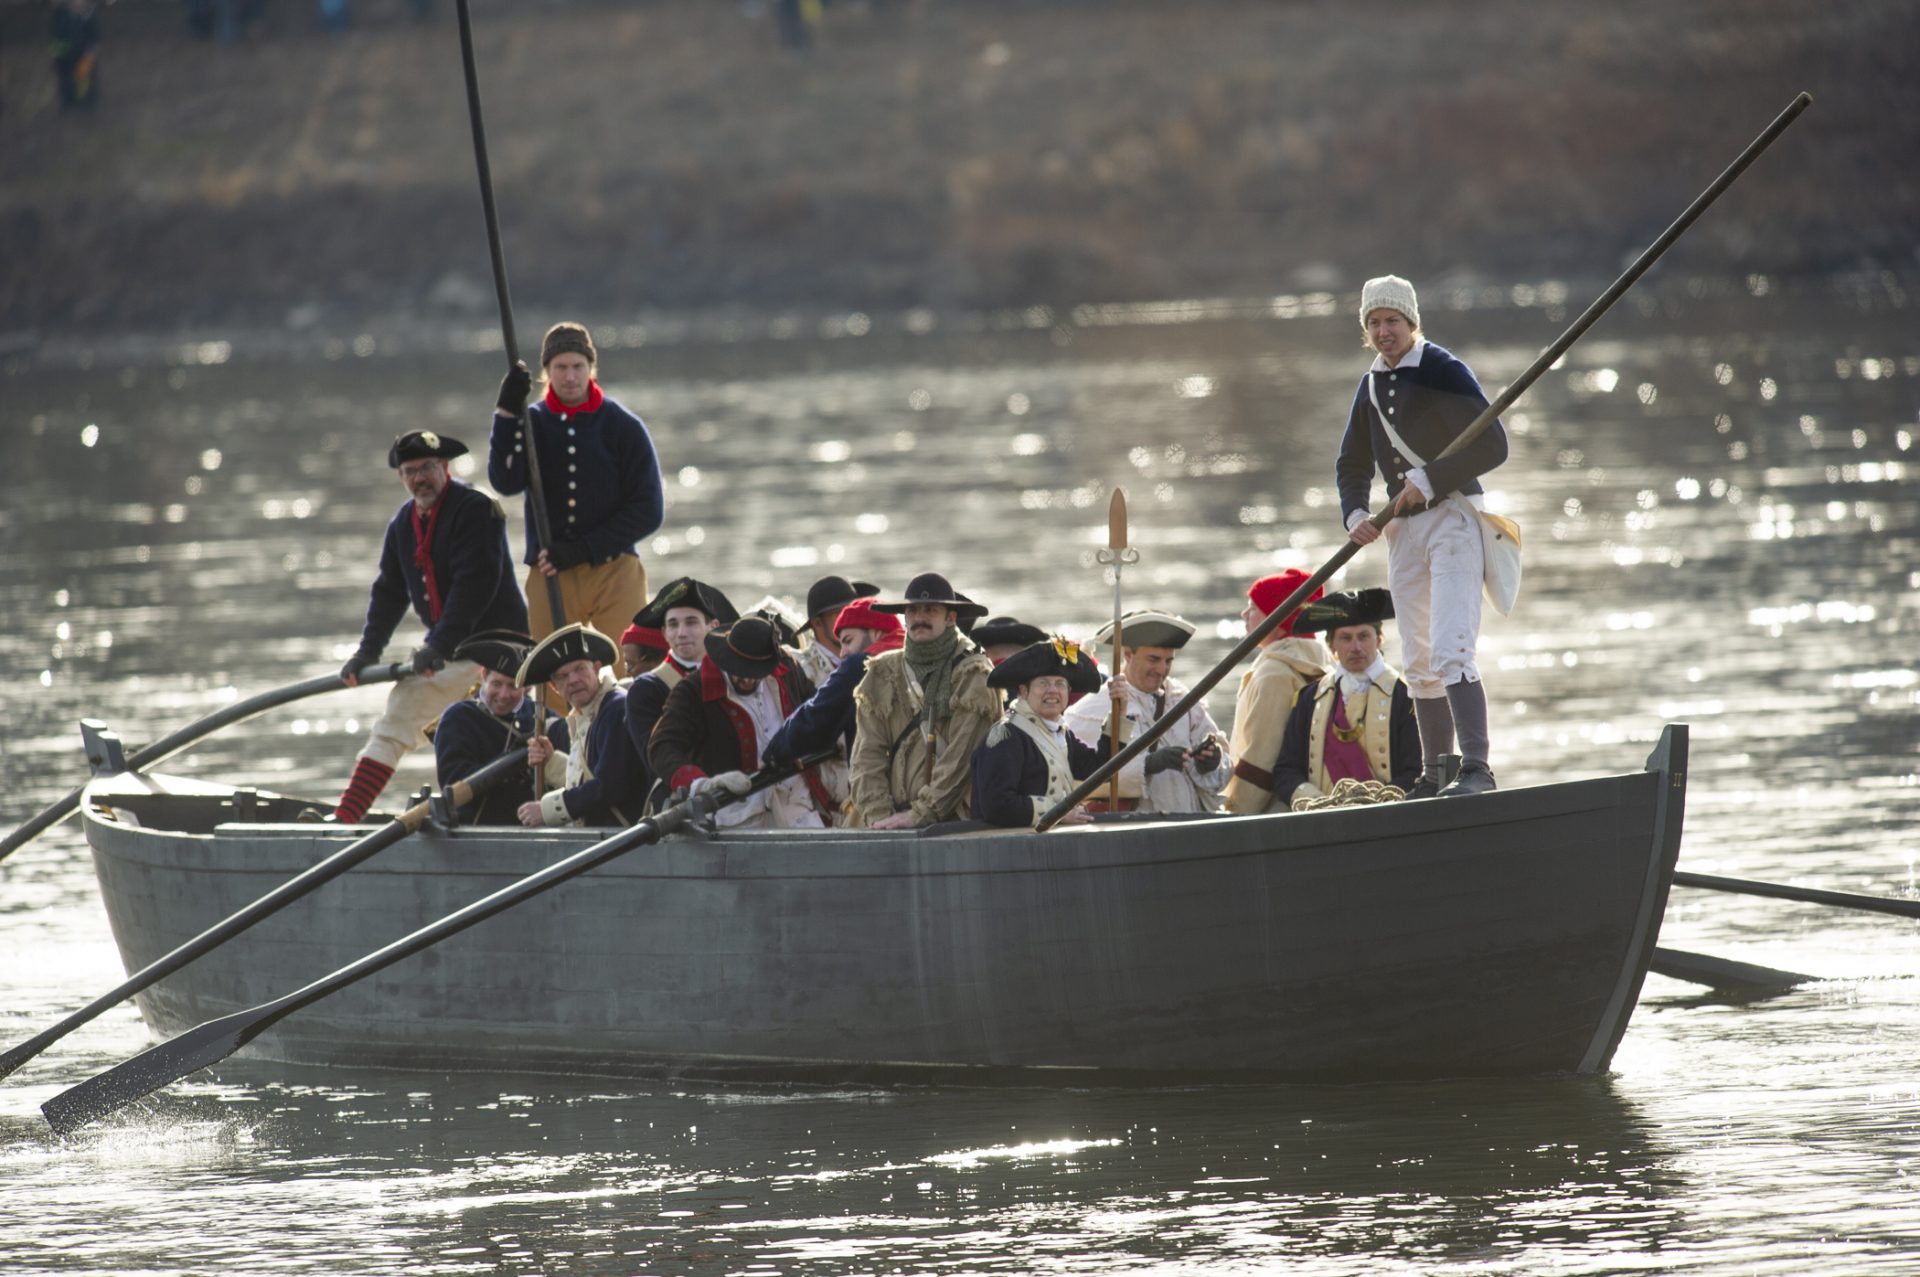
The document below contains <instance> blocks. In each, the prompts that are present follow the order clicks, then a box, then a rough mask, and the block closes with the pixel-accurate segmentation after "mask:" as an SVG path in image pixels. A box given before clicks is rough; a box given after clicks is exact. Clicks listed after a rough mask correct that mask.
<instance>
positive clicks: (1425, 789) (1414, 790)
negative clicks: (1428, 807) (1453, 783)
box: [1407, 770, 1440, 802]
mask: <svg viewBox="0 0 1920 1277" xmlns="http://www.w3.org/2000/svg"><path fill="white" fill-rule="evenodd" d="M1439 793H1440V773H1439V771H1438V770H1433V771H1423V772H1421V773H1420V779H1419V780H1416V781H1414V782H1413V783H1412V784H1411V785H1408V786H1407V800H1408V801H1409V802H1411V801H1412V800H1413V799H1415V798H1434V797H1438V796H1439Z"/></svg>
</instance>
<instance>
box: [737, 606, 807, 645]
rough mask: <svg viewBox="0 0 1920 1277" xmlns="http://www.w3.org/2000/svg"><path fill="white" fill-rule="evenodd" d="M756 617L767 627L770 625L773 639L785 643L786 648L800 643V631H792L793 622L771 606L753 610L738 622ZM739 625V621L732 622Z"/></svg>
mask: <svg viewBox="0 0 1920 1277" xmlns="http://www.w3.org/2000/svg"><path fill="white" fill-rule="evenodd" d="M756 616H757V617H759V618H760V619H761V620H763V621H765V622H766V623H767V624H768V625H771V626H772V627H773V635H774V637H775V638H777V639H779V640H780V641H781V642H782V643H785V644H786V645H787V646H788V647H794V646H796V645H797V644H798V643H799V642H800V631H798V630H796V629H794V628H793V622H792V621H789V620H788V619H787V618H786V617H784V616H782V615H781V614H780V610H779V609H778V608H776V607H775V606H774V605H773V604H771V603H769V604H767V605H766V606H765V607H756V608H753V609H751V610H749V611H748V612H746V613H745V614H744V615H742V616H741V618H740V620H741V621H744V620H747V619H748V618H750V617H756ZM739 623H740V622H739V621H735V622H734V624H736V625H738V624H739Z"/></svg>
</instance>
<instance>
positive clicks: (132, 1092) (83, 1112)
mask: <svg viewBox="0 0 1920 1277" xmlns="http://www.w3.org/2000/svg"><path fill="white" fill-rule="evenodd" d="M830 756H831V753H830V752H828V753H819V754H812V755H809V756H808V757H806V758H803V759H798V760H796V761H794V762H791V763H787V764H784V765H780V766H776V767H771V768H763V769H761V770H760V771H758V772H756V773H755V774H754V777H753V784H752V785H751V786H750V787H749V788H748V790H747V794H752V793H755V792H757V791H758V790H762V789H765V788H766V787H767V786H769V785H776V784H778V783H780V782H781V781H783V780H785V779H787V778H788V777H789V776H792V775H794V774H795V773H797V772H799V771H801V770H803V769H805V768H807V767H811V766H814V765H815V764H817V763H820V762H822V761H824V760H825V759H826V758H828V757H830ZM744 797H746V794H741V795H737V796H736V795H725V796H724V797H723V798H722V800H721V801H719V802H715V803H705V802H704V801H703V802H701V803H699V804H696V803H695V802H694V801H692V800H689V801H687V802H683V803H679V804H677V805H675V806H673V807H669V808H667V810H665V811H663V812H661V813H660V814H659V815H657V816H654V817H651V818H649V819H647V820H644V821H642V822H640V823H639V824H638V825H635V826H634V827H633V828H631V829H623V830H621V831H620V832H619V833H617V834H615V835H613V836H612V837H611V838H607V839H603V840H602V841H600V842H597V843H595V844H594V845H593V846H591V847H588V848H586V849H585V850H583V851H578V852H575V853H574V854H573V855H571V856H568V857H567V858H566V859H565V860H561V861H558V862H557V863H555V864H552V865H549V866H547V867H546V868H545V869H542V870H541V871H540V872H538V873H534V874H529V875H528V876H527V877H525V878H522V879H521V880H520V881H518V882H516V883H512V884H511V885H509V886H506V887H502V888H501V889H500V890H498V891H496V892H494V893H493V894H492V895H490V896H487V897H485V898H484V899H481V900H476V901H474V902H473V903H472V904H470V905H468V906H466V907H465V908H464V909H459V910H456V911H455V912H453V913H450V914H448V915H447V916H446V917H444V918H442V919H440V921H438V922H435V923H432V924H431V925H429V926H425V927H422V928H420V929H419V930H418V931H415V932H414V933H413V934H412V935H409V936H403V937H402V938H400V939H398V940H396V941H394V942H393V943H392V944H390V945H388V946H386V947H385V948H384V949H379V950H376V951H375V952H373V953H370V954H368V955H367V956H366V957H364V958H361V959H360V960H359V961H357V962H353V963H350V964H348V965H347V966H344V967H342V968H340V969H339V970H338V971H335V972H334V973H333V974H332V975H329V976H323V977H321V978H320V979H318V980H315V981H314V982H313V983H312V984H309V985H307V986H306V987H305V988H304V989H298V990H295V991H294V992H292V993H289V994H287V995H286V996H285V997H283V998H279V999H277V1000H275V1001H273V1002H267V1003H262V1004H261V1005H260V1006H257V1007H252V1008H249V1009H248V1010H245V1011H239V1012H236V1013H234V1014H233V1015H229V1016H224V1017H222V1018H221V1019H218V1020H209V1021H207V1023H205V1024H202V1025H200V1026H199V1027H197V1028H193V1029H189V1030H187V1031H186V1032H185V1033H182V1034H181V1035H180V1036H179V1037H176V1038H174V1039H172V1040H171V1041H167V1042H162V1043H161V1044H160V1045H158V1046H155V1047H152V1048H150V1049H148V1050H146V1051H144V1052H142V1053H141V1054H139V1055H136V1056H134V1057H133V1058H132V1059H130V1060H127V1061H125V1062H124V1063H122V1064H119V1065H116V1066H115V1067H113V1068H111V1069H109V1070H107V1071H106V1072H105V1073H101V1074H99V1075H97V1076H95V1077H91V1078H88V1079H87V1080H86V1081H85V1082H82V1083H80V1085H78V1086H76V1087H73V1088H71V1089H69V1090H66V1091H62V1092H61V1093H60V1094H58V1095H56V1096H54V1097H53V1098H52V1099H50V1100H48V1101H47V1102H46V1103H45V1104H42V1105H41V1106H40V1111H41V1112H42V1113H44V1114H45V1115H46V1119H47V1124H48V1125H49V1126H51V1127H53V1129H54V1130H55V1131H57V1132H58V1133H60V1134H61V1135H66V1134H69V1133H70V1132H72V1131H75V1130H77V1129H79V1128H80V1127H82V1126H85V1125H86V1124H87V1123H89V1122H93V1121H97V1120H98V1119H100V1118H103V1117H105V1116H107V1114H109V1113H113V1112H115V1111H117V1110H119V1109H122V1108H125V1107H126V1106H127V1105H129V1104H131V1103H133V1102H134V1101H135V1100H138V1099H142V1098H144V1097H145V1096H148V1095H151V1094H152V1093H153V1092H155V1091H157V1090H159V1089H160V1088H161V1087H163V1086H166V1085H167V1084H168V1083H170V1082H175V1081H178V1080H179V1079H181V1078H183V1077H186V1076H187V1075H188V1074H189V1073H194V1072H197V1071H199V1070H200V1069H204V1068H208V1067H210V1066H211V1065H215V1064H218V1063H219V1062H220V1061H222V1060H224V1059H226V1058H227V1057H228V1056H229V1055H232V1054H233V1053H234V1052H235V1051H238V1050H239V1049H240V1048H241V1047H243V1046H245V1045H246V1044H247V1043H249V1042H251V1041H252V1040H253V1039H254V1038H256V1037H258V1036H259V1035H260V1034H261V1033H262V1032H264V1031H265V1030H267V1029H268V1028H270V1027H272V1026H273V1025H275V1024H277V1023H279V1022H280V1021H281V1020H284V1019H285V1018H286V1017H288V1016H290V1015H292V1014H293V1013H294V1012H295V1011H298V1010H300V1009H301V1008H302V1007H307V1006H311V1005H312V1004H313V1003H315V1002H318V1001H319V1000H320V999H322V998H324V997H326V996H327V995H329V994H331V993H337V992H339V991H340V990H341V989H344V988H346V987H347V986H348V985H350V984H353V983H354V982H356V981H358V980H362V979H365V978H366V977H367V976H370V975H372V974H373V973H374V972H376V971H381V970H384V969H385V968H387V967H390V966H392V965H393V964H394V963H396V962H398V961H400V959H402V958H405V957H409V956H411V955H413V954H416V953H418V952H420V951H421V950H422V949H425V948H427V947H429V946H431V945H435V944H438V943H439V942H440V941H442V940H445V939H446V938H447V937H448V936H452V935H457V934H459V933H460V932H462V931H465V930H466V929H467V928H468V927H471V926H473V925H474V924H475V923H478V922H483V921H485V920H486V919H488V918H491V917H493V915H495V914H496V913H501V912H503V911H505V910H507V909H511V908H513V907H514V906H515V905H517V904H522V903H524V902H525V901H528V900H531V899H533V898H534V897H535V896H537V895H540V894H541V893H542V892H545V891H548V890H550V889H551V888H553V887H557V886H559V885H560V884H561V883H563V882H565V881H567V880H568V879H569V878H577V877H579V876H580V875H581V874H583V873H586V872H587V871H588V870H589V869H594V868H597V867H599V866H600V865H604V864H606V863H607V862H608V861H610V860H613V859H615V858H616V857H619V856H622V855H625V854H626V853H627V852H629V851H632V850H633V849H634V848H636V847H640V846H644V845H646V844H647V843H651V842H656V841H658V840H659V839H661V838H664V837H665V836H666V835H668V834H670V833H673V832H675V831H676V830H679V829H681V828H683V827H685V826H686V825H687V823H688V822H689V821H691V820H692V819H693V818H694V817H695V816H696V815H698V814H700V813H702V812H706V811H712V810H716V809H717V808H719V807H721V806H724V805H726V804H727V803H730V802H736V801H738V800H739V799H740V798H744Z"/></svg>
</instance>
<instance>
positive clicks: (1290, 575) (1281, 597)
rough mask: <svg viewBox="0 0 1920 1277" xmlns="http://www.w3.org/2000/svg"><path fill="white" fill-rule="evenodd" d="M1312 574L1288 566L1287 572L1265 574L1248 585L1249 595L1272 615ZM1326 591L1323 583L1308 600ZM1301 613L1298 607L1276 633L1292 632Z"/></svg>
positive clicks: (1310, 600) (1255, 604)
mask: <svg viewBox="0 0 1920 1277" xmlns="http://www.w3.org/2000/svg"><path fill="white" fill-rule="evenodd" d="M1312 576H1313V574H1312V573H1311V572H1302V571H1301V570H1300V569H1299V568H1288V569H1287V570H1286V571H1285V572H1280V573H1276V574H1275V575H1273V576H1263V577H1261V578H1260V579H1259V580H1258V581H1255V582H1254V583H1253V584H1252V585H1250V586H1248V587H1247V597H1248V598H1249V599H1252V600H1253V605H1254V606H1255V607H1257V608H1259V609H1260V610H1261V611H1262V612H1264V613H1267V614H1269V615H1271V614H1272V612H1273V609H1275V608H1277V607H1279V606H1280V605H1281V604H1282V603H1285V602H1286V601H1287V596H1288V595H1290V594H1292V593H1293V592H1294V591H1295V590H1297V589H1299V588H1300V587H1301V586H1303V585H1305V584H1306V583H1307V582H1308V581H1309V580H1310V579H1311V578H1312ZM1326 592H1327V587H1326V586H1324V585H1323V586H1321V587H1320V588H1319V589H1317V590H1315V591H1314V592H1313V593H1312V594H1309V595H1308V596H1307V598H1306V602H1308V603H1311V602H1313V601H1314V600H1315V599H1317V598H1319V597H1320V596H1321V595H1322V594H1325V593H1326ZM1299 615H1300V613H1299V611H1298V609H1296V610H1295V611H1294V614H1293V616H1290V617H1288V618H1287V619H1286V620H1284V621H1282V622H1281V623H1280V627H1279V628H1278V629H1276V630H1275V631H1274V633H1276V634H1281V635H1288V634H1292V633H1293V623H1294V621H1295V619H1296V618H1298V617H1299Z"/></svg>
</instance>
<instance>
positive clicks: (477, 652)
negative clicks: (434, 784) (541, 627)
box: [433, 630, 567, 825]
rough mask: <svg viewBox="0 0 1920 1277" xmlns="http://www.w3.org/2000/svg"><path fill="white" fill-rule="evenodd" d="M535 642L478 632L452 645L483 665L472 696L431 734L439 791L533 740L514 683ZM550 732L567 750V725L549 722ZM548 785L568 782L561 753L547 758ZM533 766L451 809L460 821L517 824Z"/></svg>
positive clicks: (528, 705)
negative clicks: (465, 803)
mask: <svg viewBox="0 0 1920 1277" xmlns="http://www.w3.org/2000/svg"><path fill="white" fill-rule="evenodd" d="M532 647H533V640H532V639H531V638H528V637H527V636H526V635H525V634H521V633H519V632H517V631H514V630H483V631H481V632H480V633H478V634H475V635H473V636H472V637H471V638H469V639H468V640H467V641H466V642H464V643H462V644H461V645H460V646H459V647H457V648H455V649H454V650H453V659H454V660H456V661H474V662H476V663H477V664H478V665H479V666H480V669H481V676H480V687H479V690H478V691H476V692H475V693H474V694H473V696H472V697H470V698H469V699H467V700H464V701H455V702H454V703H453V704H451V705H449V706H447V708H446V709H445V710H443V711H442V712H441V714H440V724H439V726H438V727H436V728H435V729H434V732H433V759H434V765H435V767H436V768H437V770H438V776H439V781H440V788H441V789H443V790H444V789H446V788H447V787H449V786H450V785H452V784H453V783H454V782H455V781H457V780H465V779H466V778H467V777H469V776H471V775H473V774H474V773H475V772H477V771H479V770H480V769H481V768H482V767H485V766H486V765H487V764H488V763H490V762H492V761H493V760H494V759H496V758H498V757H500V756H501V755H502V754H509V753H512V752H513V751H514V750H516V749H519V748H520V747H521V746H522V745H525V744H527V743H528V742H530V741H532V739H533V737H534V704H533V699H532V698H531V697H529V696H528V695H527V694H526V692H525V690H524V689H522V688H521V686H520V684H519V682H518V681H517V680H518V678H519V674H520V666H521V665H522V664H524V663H525V661H526V659H527V653H528V652H529V651H530V650H531V649H532ZM547 735H548V736H549V737H550V738H551V739H552V741H553V747H554V749H556V750H559V751H565V750H566V748H567V725H566V724H565V723H564V722H553V723H549V724H548V725H547ZM544 781H545V788H549V789H558V788H560V787H561V786H562V785H565V784H566V783H567V760H566V757H565V755H564V752H562V753H557V754H555V755H554V756H553V757H551V758H549V759H548V760H547V763H546V769H545V774H544ZM536 796H537V795H536V794H535V793H534V785H533V771H532V768H531V767H529V768H528V769H526V770H524V771H523V770H518V769H516V770H515V771H514V772H513V773H512V774H511V775H508V776H502V777H500V778H499V779H498V780H496V781H494V782H493V784H492V785H490V786H488V787H487V789H486V790H485V791H483V792H482V793H480V794H478V795H476V796H475V798H474V800H473V801H472V802H470V803H468V804H467V805H466V806H464V807H461V808H459V809H458V810H456V812H455V813H454V814H455V816H457V817H458V819H459V821H460V823H461V824H463V825H516V824H519V823H520V818H519V815H518V812H519V810H520V805H521V804H522V803H527V802H532V801H533V800H534V798H535V797H536Z"/></svg>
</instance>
